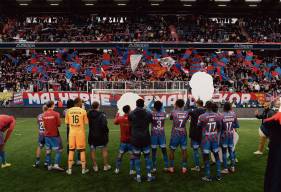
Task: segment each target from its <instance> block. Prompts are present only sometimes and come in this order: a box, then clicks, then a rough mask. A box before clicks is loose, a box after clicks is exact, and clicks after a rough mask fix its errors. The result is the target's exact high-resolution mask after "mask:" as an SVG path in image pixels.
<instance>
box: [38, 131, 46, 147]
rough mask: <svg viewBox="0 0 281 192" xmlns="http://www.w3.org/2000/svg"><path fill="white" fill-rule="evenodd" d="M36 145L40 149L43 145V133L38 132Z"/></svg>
mask: <svg viewBox="0 0 281 192" xmlns="http://www.w3.org/2000/svg"><path fill="white" fill-rule="evenodd" d="M38 145H39V147H40V148H41V149H42V148H43V147H44V146H45V136H44V135H41V134H39V136H38Z"/></svg>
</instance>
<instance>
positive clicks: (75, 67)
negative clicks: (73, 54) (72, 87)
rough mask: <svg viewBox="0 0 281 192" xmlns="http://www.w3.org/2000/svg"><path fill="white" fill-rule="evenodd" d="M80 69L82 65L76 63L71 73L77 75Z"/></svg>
mask: <svg viewBox="0 0 281 192" xmlns="http://www.w3.org/2000/svg"><path fill="white" fill-rule="evenodd" d="M80 68H81V65H80V64H78V63H75V62H74V63H72V64H71V68H70V71H71V72H73V74H75V73H77V72H78V71H80Z"/></svg>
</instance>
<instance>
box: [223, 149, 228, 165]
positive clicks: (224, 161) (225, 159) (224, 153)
mask: <svg viewBox="0 0 281 192" xmlns="http://www.w3.org/2000/svg"><path fill="white" fill-rule="evenodd" d="M226 155H227V148H225V147H223V148H222V160H223V168H224V169H227V157H226Z"/></svg>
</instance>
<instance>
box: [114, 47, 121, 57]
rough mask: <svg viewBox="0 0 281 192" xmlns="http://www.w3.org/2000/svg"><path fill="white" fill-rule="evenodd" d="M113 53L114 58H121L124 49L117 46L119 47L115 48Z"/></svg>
mask: <svg viewBox="0 0 281 192" xmlns="http://www.w3.org/2000/svg"><path fill="white" fill-rule="evenodd" d="M112 51H113V54H114V56H116V57H117V56H119V55H121V53H122V49H121V48H120V47H119V46H117V47H114V48H113V49H112Z"/></svg>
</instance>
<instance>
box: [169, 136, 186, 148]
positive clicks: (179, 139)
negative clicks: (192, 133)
mask: <svg viewBox="0 0 281 192" xmlns="http://www.w3.org/2000/svg"><path fill="white" fill-rule="evenodd" d="M179 145H180V146H181V149H182V150H185V149H187V136H172V137H171V140H170V148H171V149H172V150H176V148H177V147H178V146H179Z"/></svg>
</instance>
